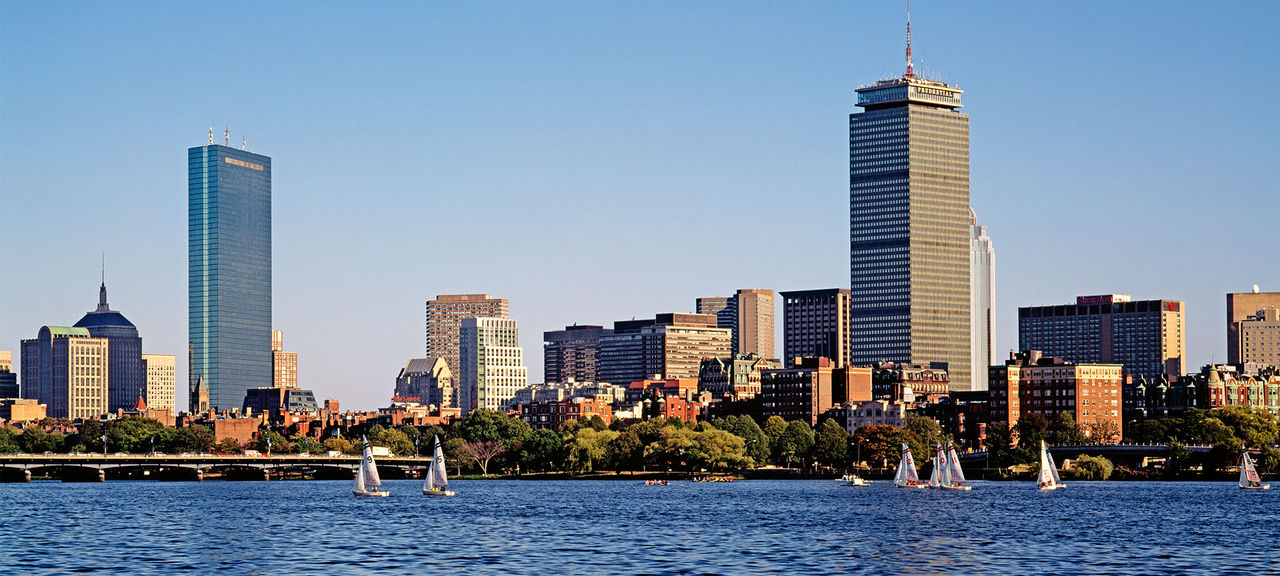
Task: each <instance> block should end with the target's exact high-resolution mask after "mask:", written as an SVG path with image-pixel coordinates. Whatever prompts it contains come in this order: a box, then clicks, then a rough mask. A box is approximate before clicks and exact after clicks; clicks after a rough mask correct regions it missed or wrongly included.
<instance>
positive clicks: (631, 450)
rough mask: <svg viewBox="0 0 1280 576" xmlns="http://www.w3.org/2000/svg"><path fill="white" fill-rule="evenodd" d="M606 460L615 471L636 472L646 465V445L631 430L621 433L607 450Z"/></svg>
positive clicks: (610, 443)
mask: <svg viewBox="0 0 1280 576" xmlns="http://www.w3.org/2000/svg"><path fill="white" fill-rule="evenodd" d="M605 460H606V462H607V463H608V466H609V467H610V468H612V469H613V470H616V471H618V472H621V471H623V470H635V469H637V468H640V467H641V466H643V465H644V444H643V443H641V442H640V437H639V436H638V435H636V433H635V432H632V431H631V430H624V431H622V432H619V433H618V435H617V436H616V437H614V439H613V440H612V441H611V442H609V445H608V446H607V447H606V450H605Z"/></svg>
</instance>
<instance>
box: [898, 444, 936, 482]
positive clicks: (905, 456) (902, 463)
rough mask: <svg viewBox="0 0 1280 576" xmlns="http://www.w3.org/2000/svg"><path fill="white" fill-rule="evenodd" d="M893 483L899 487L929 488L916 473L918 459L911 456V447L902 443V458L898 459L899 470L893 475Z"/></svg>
mask: <svg viewBox="0 0 1280 576" xmlns="http://www.w3.org/2000/svg"><path fill="white" fill-rule="evenodd" d="M893 485H894V486H897V487H899V488H928V487H929V485H928V484H927V483H925V482H921V481H920V476H919V475H917V474H916V461H915V460H913V459H912V458H911V448H910V447H909V446H907V443H906V442H903V443H902V459H901V460H899V461H898V471H897V472H896V473H894V475H893Z"/></svg>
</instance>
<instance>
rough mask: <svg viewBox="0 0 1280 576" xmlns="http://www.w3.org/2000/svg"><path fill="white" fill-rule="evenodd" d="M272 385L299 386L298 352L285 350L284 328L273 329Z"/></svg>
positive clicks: (275, 386) (276, 386) (286, 387)
mask: <svg viewBox="0 0 1280 576" xmlns="http://www.w3.org/2000/svg"><path fill="white" fill-rule="evenodd" d="M271 387H272V388H285V389H288V390H296V389H297V388H298V353H297V352H285V350H284V330H272V331H271Z"/></svg>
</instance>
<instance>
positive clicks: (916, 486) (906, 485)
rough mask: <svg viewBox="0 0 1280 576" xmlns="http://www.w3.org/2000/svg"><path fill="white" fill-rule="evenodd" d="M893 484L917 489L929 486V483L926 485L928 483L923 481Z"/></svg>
mask: <svg viewBox="0 0 1280 576" xmlns="http://www.w3.org/2000/svg"><path fill="white" fill-rule="evenodd" d="M895 486H897V487H899V488H919V489H922V490H923V489H925V488H928V487H929V485H928V484H924V483H920V484H895Z"/></svg>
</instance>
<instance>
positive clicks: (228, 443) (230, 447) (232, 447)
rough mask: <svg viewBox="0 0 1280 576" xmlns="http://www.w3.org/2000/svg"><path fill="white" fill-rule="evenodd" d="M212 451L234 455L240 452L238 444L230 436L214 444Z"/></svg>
mask: <svg viewBox="0 0 1280 576" xmlns="http://www.w3.org/2000/svg"><path fill="white" fill-rule="evenodd" d="M214 449H216V450H217V451H218V452H222V453H224V454H234V453H236V452H239V451H240V443H239V442H236V439H235V438H232V437H230V436H228V437H226V438H223V439H221V440H219V441H218V442H217V444H214Z"/></svg>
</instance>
